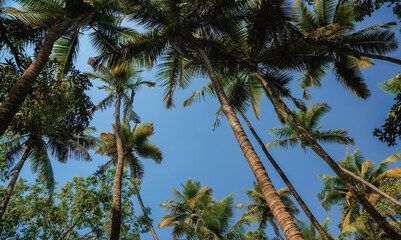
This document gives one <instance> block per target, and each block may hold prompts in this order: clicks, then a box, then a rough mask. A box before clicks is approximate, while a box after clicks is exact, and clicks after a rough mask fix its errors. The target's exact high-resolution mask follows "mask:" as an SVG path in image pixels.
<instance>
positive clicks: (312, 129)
mask: <svg viewBox="0 0 401 240" xmlns="http://www.w3.org/2000/svg"><path fill="white" fill-rule="evenodd" d="M329 111H330V107H329V105H327V104H326V103H315V104H312V105H311V106H310V107H309V108H308V109H307V110H306V111H305V112H304V111H301V110H298V111H294V110H293V111H292V112H293V114H294V115H295V117H296V118H297V119H298V121H299V122H300V123H301V124H302V126H304V127H305V129H307V130H308V132H309V133H310V134H311V136H312V137H313V139H315V140H316V141H318V142H320V143H341V144H345V145H353V144H354V140H353V139H352V138H351V137H350V136H349V135H348V132H347V130H345V129H338V130H331V129H330V130H321V129H322V127H323V125H320V126H319V125H318V124H319V120H320V118H321V117H322V116H323V115H324V114H325V113H327V112H329ZM270 133H271V134H272V135H273V136H275V137H278V138H281V139H279V140H276V141H272V142H269V143H268V144H266V147H267V148H268V147H270V146H278V147H284V148H287V147H288V146H291V147H295V146H296V145H297V144H299V145H300V146H301V148H302V149H304V150H306V146H307V145H306V144H305V141H304V140H303V138H302V134H301V133H300V132H299V130H298V129H297V128H296V126H295V124H294V123H293V122H292V121H291V120H290V119H289V118H287V119H286V125H285V126H284V127H280V128H272V129H270Z"/></svg>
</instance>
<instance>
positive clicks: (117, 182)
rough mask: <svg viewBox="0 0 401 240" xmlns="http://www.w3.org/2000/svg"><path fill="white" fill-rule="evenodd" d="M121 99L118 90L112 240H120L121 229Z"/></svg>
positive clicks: (122, 161) (122, 159) (122, 153)
mask: <svg viewBox="0 0 401 240" xmlns="http://www.w3.org/2000/svg"><path fill="white" fill-rule="evenodd" d="M121 97H122V91H121V90H120V89H118V90H117V99H116V110H115V113H114V114H115V116H116V132H115V133H114V134H115V135H116V146H117V167H116V176H115V178H114V190H113V209H112V210H111V233H110V240H119V239H120V229H121V181H122V178H123V170H124V150H123V143H122V141H121V136H120V128H121V123H120V108H121Z"/></svg>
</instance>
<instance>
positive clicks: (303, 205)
mask: <svg viewBox="0 0 401 240" xmlns="http://www.w3.org/2000/svg"><path fill="white" fill-rule="evenodd" d="M238 113H239V114H240V115H241V117H242V118H243V119H244V120H245V122H246V124H247V125H248V128H249V130H251V132H252V134H253V136H254V137H255V139H256V141H257V142H258V143H259V146H260V147H261V148H262V150H263V152H264V154H265V155H266V157H267V158H268V159H269V161H270V163H271V164H272V165H273V167H274V168H275V169H276V171H277V173H278V174H279V175H280V177H281V178H282V179H283V181H284V183H285V184H286V185H287V187H288V189H289V190H290V192H291V193H292V195H293V196H294V198H295V199H296V200H297V202H298V204H299V205H300V206H301V208H302V210H303V211H304V212H305V214H306V216H308V218H309V220H310V221H311V222H312V224H313V225H314V226H315V227H316V229H317V230H318V231H319V233H320V235H321V236H322V237H323V239H324V240H331V239H332V238H331V237H330V235H329V234H328V233H327V232H326V231H325V230H324V229H323V227H322V226H321V225H320V223H319V222H318V221H317V220H316V218H315V217H314V216H313V214H312V212H311V211H310V210H309V208H308V206H306V203H305V202H304V201H303V200H302V198H301V196H299V194H298V192H297V191H296V190H295V188H294V186H293V185H292V183H291V182H290V180H289V179H288V178H287V176H286V175H285V173H284V172H283V170H281V168H280V166H279V165H278V164H277V162H276V161H275V160H274V158H273V157H272V155H270V153H269V152H268V151H267V149H266V147H265V145H264V144H263V142H262V139H260V137H259V135H258V134H257V133H256V131H255V129H254V128H253V127H252V125H251V123H250V122H249V120H248V118H246V117H245V115H244V114H243V113H242V112H238Z"/></svg>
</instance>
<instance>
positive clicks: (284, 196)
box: [236, 182, 299, 240]
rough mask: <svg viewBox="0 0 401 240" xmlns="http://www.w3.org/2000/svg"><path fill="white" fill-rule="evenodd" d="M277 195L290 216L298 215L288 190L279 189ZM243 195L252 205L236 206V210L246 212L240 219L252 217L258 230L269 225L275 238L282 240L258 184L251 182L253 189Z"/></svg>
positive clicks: (242, 204) (246, 190)
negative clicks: (257, 224)
mask: <svg viewBox="0 0 401 240" xmlns="http://www.w3.org/2000/svg"><path fill="white" fill-rule="evenodd" d="M277 193H278V194H279V196H280V199H281V201H282V202H283V203H284V205H285V207H286V209H287V211H288V212H289V213H290V214H291V216H292V217H295V216H296V215H298V213H299V209H298V208H297V207H296V206H295V205H294V202H293V201H292V200H291V198H290V196H291V192H290V191H289V190H288V188H282V189H279V190H278V191H277ZM245 194H246V196H247V197H248V199H249V200H251V202H252V203H241V204H239V205H237V206H236V207H237V208H240V209H245V210H246V212H245V213H243V214H242V217H252V218H253V219H257V221H258V222H259V228H261V229H265V228H266V227H267V224H269V225H271V226H272V227H273V229H274V233H275V234H276V236H278V237H280V238H281V239H283V240H284V238H283V237H282V236H281V234H280V230H279V228H278V226H277V221H276V220H275V219H274V216H273V214H272V212H271V210H270V208H269V206H268V204H267V203H266V200H265V199H264V197H263V194H262V192H261V189H260V186H259V184H258V183H257V182H253V189H245Z"/></svg>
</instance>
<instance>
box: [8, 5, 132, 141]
mask: <svg viewBox="0 0 401 240" xmlns="http://www.w3.org/2000/svg"><path fill="white" fill-rule="evenodd" d="M17 2H18V3H19V4H20V5H21V8H20V9H14V8H8V11H7V13H8V14H11V15H13V16H15V17H16V18H18V19H20V20H21V21H23V22H24V23H25V24H26V25H28V26H31V27H34V28H41V29H43V32H45V33H44V40H43V43H42V44H41V46H40V48H39V52H38V53H37V55H36V57H35V59H34V61H33V62H32V63H31V65H30V66H29V67H28V68H27V69H26V70H25V72H24V73H23V74H22V75H21V76H20V78H19V79H18V81H17V82H16V83H15V84H14V86H13V88H12V89H11V90H10V92H9V93H8V95H7V97H6V98H5V99H4V100H3V102H2V104H1V106H0V135H2V134H3V133H4V132H5V130H6V129H7V127H8V126H9V124H10V123H11V121H12V120H13V118H14V116H15V114H16V113H17V112H18V110H19V108H20V106H21V104H22V102H23V101H24V100H25V98H26V96H27V95H28V93H29V92H30V91H31V89H32V85H33V84H34V82H35V81H36V79H37V77H38V76H39V74H40V72H41V71H42V70H43V68H44V66H45V64H46V63H47V61H48V59H49V56H50V54H51V52H52V49H53V46H54V45H56V46H55V49H54V50H53V51H54V57H55V58H56V59H57V60H58V61H59V62H61V63H62V64H63V67H64V68H63V70H62V72H63V73H65V72H66V71H68V70H69V68H70V66H71V62H72V60H73V59H74V58H75V57H76V54H77V50H78V47H79V41H78V40H79V36H80V35H81V32H82V31H85V30H89V29H90V30H93V32H92V33H91V38H92V44H93V46H94V47H95V48H97V49H98V50H100V51H103V50H104V51H105V50H107V49H110V48H113V47H114V46H115V45H116V43H117V42H118V41H119V40H121V38H124V37H121V36H124V35H125V34H127V35H129V34H132V33H133V32H132V31H131V30H129V29H127V28H123V27H119V26H118V25H119V23H120V22H121V20H119V19H118V18H117V13H116V11H117V9H118V5H117V3H118V1H112V0H90V1H82V0H55V1H50V0H43V1H42V0H40V1H38V0H34V1H31V0H17Z"/></svg>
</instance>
